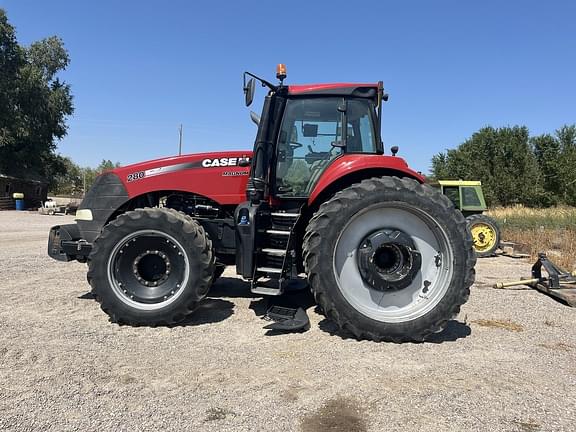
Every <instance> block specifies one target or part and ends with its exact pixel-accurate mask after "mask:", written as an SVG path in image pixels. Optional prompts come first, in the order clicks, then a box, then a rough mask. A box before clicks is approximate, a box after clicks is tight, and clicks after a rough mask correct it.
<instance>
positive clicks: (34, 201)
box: [0, 173, 48, 210]
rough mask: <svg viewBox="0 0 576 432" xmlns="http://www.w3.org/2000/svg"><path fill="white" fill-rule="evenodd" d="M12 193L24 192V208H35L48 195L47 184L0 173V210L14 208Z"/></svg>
mask: <svg viewBox="0 0 576 432" xmlns="http://www.w3.org/2000/svg"><path fill="white" fill-rule="evenodd" d="M14 193H23V194H24V203H25V205H26V208H37V207H40V206H41V205H42V203H43V202H44V201H46V199H47V197H48V184H47V183H45V182H43V181H40V180H32V179H25V178H18V177H12V176H7V175H4V174H1V173H0V210H14V209H15V208H16V206H15V201H14V198H13V195H14Z"/></svg>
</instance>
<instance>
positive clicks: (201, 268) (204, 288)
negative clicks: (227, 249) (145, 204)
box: [88, 208, 214, 325]
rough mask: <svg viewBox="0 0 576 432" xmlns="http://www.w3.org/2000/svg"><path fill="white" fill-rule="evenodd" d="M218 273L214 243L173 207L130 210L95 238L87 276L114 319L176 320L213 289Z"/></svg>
mask: <svg viewBox="0 0 576 432" xmlns="http://www.w3.org/2000/svg"><path fill="white" fill-rule="evenodd" d="M213 274H214V256H213V252H212V244H211V242H210V240H209V239H208V237H207V235H206V233H205V232H204V230H203V228H202V227H201V226H200V225H199V224H198V223H197V222H196V221H195V220H193V219H192V218H190V217H189V216H187V215H185V214H183V213H180V212H177V211H176V210H172V209H160V208H144V209H138V210H134V211H129V212H126V213H124V214H122V215H120V216H118V218H116V219H115V220H113V221H112V222H110V223H109V224H108V225H106V226H105V227H104V229H103V231H102V233H101V234H100V236H99V237H98V238H97V239H96V241H95V242H94V247H93V249H92V252H91V254H90V257H89V262H88V280H89V281H90V285H91V286H92V293H93V294H94V297H95V298H96V300H97V301H98V302H100V304H101V307H102V310H104V312H106V313H107V314H108V315H109V316H110V319H111V320H112V321H113V322H117V323H123V324H131V325H158V324H172V323H176V322H178V321H181V320H183V319H184V318H185V317H186V316H187V315H189V314H190V313H191V312H192V311H193V310H194V309H195V307H196V305H197V303H198V302H199V301H200V300H202V299H203V298H204V297H205V296H206V294H207V293H208V289H209V288H210V285H211V281H212V276H213Z"/></svg>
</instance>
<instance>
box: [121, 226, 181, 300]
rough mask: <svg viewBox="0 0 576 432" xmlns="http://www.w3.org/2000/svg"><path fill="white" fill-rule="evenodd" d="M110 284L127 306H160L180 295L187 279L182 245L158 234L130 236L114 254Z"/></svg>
mask: <svg viewBox="0 0 576 432" xmlns="http://www.w3.org/2000/svg"><path fill="white" fill-rule="evenodd" d="M111 264H112V266H113V271H112V273H111V276H112V280H111V282H112V284H113V286H114V287H115V289H116V290H117V292H118V294H119V295H120V296H121V297H124V298H126V300H127V301H129V302H135V303H137V304H147V305H158V306H159V305H161V304H163V303H165V302H167V301H169V300H170V299H171V298H172V297H174V296H175V295H176V294H178V293H179V291H180V290H181V287H182V284H183V281H184V280H185V279H186V278H187V272H188V270H187V268H188V265H187V260H186V258H185V252H184V250H183V248H182V246H181V245H179V244H177V243H176V242H175V241H174V240H173V239H171V238H167V236H165V235H163V234H162V233H160V232H149V231H148V232H140V233H135V234H134V235H132V236H130V237H129V238H128V239H126V240H125V241H123V242H121V245H120V246H119V248H118V249H117V251H116V252H115V253H114V254H113V257H112V259H111Z"/></svg>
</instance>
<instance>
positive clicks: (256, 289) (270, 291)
mask: <svg viewBox="0 0 576 432" xmlns="http://www.w3.org/2000/svg"><path fill="white" fill-rule="evenodd" d="M250 291H251V292H252V293H253V294H259V295H265V296H279V295H282V294H284V290H282V289H280V288H271V287H269V286H264V285H254V286H253V287H252V288H250Z"/></svg>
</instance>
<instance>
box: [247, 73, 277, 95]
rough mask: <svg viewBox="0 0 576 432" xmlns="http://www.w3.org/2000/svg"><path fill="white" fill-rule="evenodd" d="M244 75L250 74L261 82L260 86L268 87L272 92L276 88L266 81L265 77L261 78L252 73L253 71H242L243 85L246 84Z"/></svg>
mask: <svg viewBox="0 0 576 432" xmlns="http://www.w3.org/2000/svg"><path fill="white" fill-rule="evenodd" d="M246 75H248V76H251V77H252V78H256V79H257V80H258V81H260V82H261V83H262V87H268V88H269V89H270V90H272V91H274V92H275V91H276V90H278V87H277V86H275V85H274V84H271V83H269V82H268V81H266V80H265V79H262V78H260V77H258V76H256V75H254V74H253V73H250V72H244V86H246Z"/></svg>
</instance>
